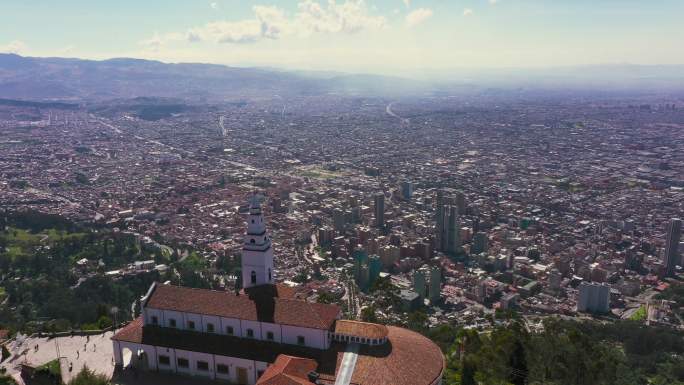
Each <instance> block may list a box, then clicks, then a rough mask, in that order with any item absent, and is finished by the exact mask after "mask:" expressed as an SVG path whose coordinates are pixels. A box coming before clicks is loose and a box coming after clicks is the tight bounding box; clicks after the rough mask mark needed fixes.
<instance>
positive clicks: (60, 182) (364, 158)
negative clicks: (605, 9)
mask: <svg viewBox="0 0 684 385" xmlns="http://www.w3.org/2000/svg"><path fill="white" fill-rule="evenodd" d="M1 111H2V113H1V115H0V132H2V135H0V136H1V137H2V138H4V139H3V141H2V143H1V144H0V145H2V149H3V152H2V153H3V155H2V164H1V168H0V175H2V182H1V188H2V190H1V191H2V200H3V202H2V203H3V210H4V211H5V212H6V213H15V212H22V211H27V210H29V211H37V212H41V213H47V214H54V215H57V216H60V217H63V218H66V219H68V220H69V221H74V222H76V223H88V224H89V225H90V226H96V227H97V228H101V229H111V230H114V231H117V232H121V233H127V234H131V235H132V236H133V237H135V239H136V241H137V242H138V243H140V244H143V245H147V248H148V249H150V250H152V252H151V254H148V253H140V254H139V257H140V261H138V262H135V261H131V263H130V264H129V265H124V266H122V265H112V266H109V265H104V266H102V265H98V264H97V263H94V264H93V263H92V262H93V261H92V260H89V259H85V260H84V261H80V260H79V261H74V262H73V263H74V264H73V266H72V267H73V268H74V269H75V270H77V271H78V276H79V279H81V280H87V279H89V278H90V277H93V276H94V275H98V274H104V275H105V276H108V277H112V278H113V279H115V280H117V279H122V278H123V277H125V276H127V275H138V274H140V273H141V272H145V271H166V270H167V269H169V268H171V269H173V268H174V264H175V263H178V261H182V260H183V259H184V258H185V257H187V256H188V253H189V252H193V253H195V254H197V256H198V257H199V258H200V259H201V260H202V261H203V266H205V267H203V268H202V270H201V271H200V272H199V274H200V275H201V277H202V279H203V280H206V281H207V282H209V283H210V286H211V287H212V288H215V289H217V290H226V291H232V290H233V288H235V287H236V285H240V282H239V279H240V278H239V277H240V269H239V262H238V260H239V258H240V254H241V252H242V243H243V239H242V238H243V234H244V220H245V219H244V215H245V214H244V213H245V212H246V211H245V210H246V209H247V208H248V202H249V201H250V199H251V197H252V196H254V195H256V196H258V197H259V198H260V199H262V200H263V208H264V211H265V213H266V218H267V219H266V220H267V222H268V226H269V228H270V229H271V231H272V239H273V244H274V249H275V250H276V253H275V260H274V274H275V276H276V277H278V280H280V281H282V282H283V283H285V284H287V285H290V286H297V285H299V287H300V290H301V291H302V293H303V295H304V296H305V297H306V298H308V300H309V301H311V302H317V301H325V302H330V303H336V304H339V305H340V306H341V308H342V309H343V311H344V314H345V315H346V317H348V318H350V319H358V320H364V321H373V322H382V323H389V324H404V325H408V324H409V323H411V322H416V321H415V320H414V319H412V318H411V317H412V316H415V315H416V314H421V315H422V316H424V317H426V319H425V320H424V322H425V323H426V327H436V326H438V325H440V324H443V323H451V324H454V325H460V326H463V327H466V328H475V329H480V330H484V329H486V328H488V327H489V326H490V325H491V324H492V321H496V322H503V321H505V320H502V321H497V318H498V316H500V314H503V313H502V311H507V310H512V309H514V310H515V311H517V312H519V313H520V314H521V315H522V317H523V319H524V322H525V325H526V326H527V327H529V328H531V329H534V328H536V327H541V321H542V320H543V319H544V318H545V317H548V316H551V315H560V316H562V317H564V318H577V319H581V318H589V317H594V318H598V319H603V320H605V321H611V320H618V319H637V320H639V321H640V322H644V323H646V324H659V325H666V326H668V327H671V328H675V329H679V328H680V327H681V325H682V319H681V315H680V313H679V311H678V310H679V309H678V308H677V307H675V304H674V303H673V302H671V301H667V300H662V299H657V298H659V297H657V295H658V294H659V293H662V292H663V291H665V290H667V288H668V287H669V286H671V285H673V284H674V285H676V284H678V276H679V275H680V273H681V267H680V266H681V265H682V263H681V252H680V251H679V250H682V249H684V246H682V245H681V244H680V243H681V242H682V241H684V239H682V237H681V220H680V219H677V218H678V217H681V214H682V213H683V212H684V131H683V130H682V128H683V127H684V106H682V105H681V102H680V104H679V105H678V104H677V103H676V102H675V103H673V101H671V100H653V101H650V102H649V103H646V102H644V101H638V100H620V99H606V100H600V99H599V100H588V101H577V102H572V103H571V102H560V101H557V102H553V101H544V102H542V101H534V100H529V101H525V102H524V103H522V102H517V101H514V100H505V99H504V98H492V100H485V99H483V100H478V101H476V102H473V101H472V100H466V99H465V98H458V97H454V98H451V97H443V98H430V99H429V100H422V99H402V100H388V99H382V98H361V97H358V98H354V97H335V96H328V97H326V98H316V99H315V100H312V99H310V98H292V99H290V100H280V99H278V100H268V101H262V102H249V103H239V104H215V105H209V106H203V105H193V106H188V107H187V108H186V110H185V112H182V113H173V114H168V116H165V117H163V118H161V119H155V120H146V119H142V118H140V117H139V116H140V114H138V113H136V112H135V111H136V110H135V109H134V108H133V109H131V108H130V107H127V106H122V107H121V108H116V107H114V108H111V110H107V111H105V112H93V109H90V110H89V109H85V108H81V107H69V108H63V107H61V106H57V107H54V106H53V107H51V106H47V107H43V106H40V105H29V106H25V105H4V106H2V109H1ZM150 255H152V256H151V257H150ZM143 258H144V259H143ZM95 262H97V261H95ZM225 265H229V266H232V268H225V267H224V266H225ZM8 278H9V277H8ZM6 279H7V278H6ZM379 284H381V285H379ZM379 293H380V295H379ZM141 294H144V293H141Z"/></svg>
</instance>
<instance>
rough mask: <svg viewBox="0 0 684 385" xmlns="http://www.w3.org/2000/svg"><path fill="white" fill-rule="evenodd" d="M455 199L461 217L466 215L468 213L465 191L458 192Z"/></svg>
mask: <svg viewBox="0 0 684 385" xmlns="http://www.w3.org/2000/svg"><path fill="white" fill-rule="evenodd" d="M454 198H455V200H456V202H455V204H456V207H458V213H459V214H461V215H463V214H465V213H466V200H465V194H463V191H456V194H455V195H454Z"/></svg>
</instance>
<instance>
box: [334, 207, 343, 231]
mask: <svg viewBox="0 0 684 385" xmlns="http://www.w3.org/2000/svg"><path fill="white" fill-rule="evenodd" d="M345 225H346V218H345V217H344V211H342V210H340V209H335V210H333V226H334V227H335V231H338V232H343V231H344V227H345Z"/></svg>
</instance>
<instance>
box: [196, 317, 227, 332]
mask: <svg viewBox="0 0 684 385" xmlns="http://www.w3.org/2000/svg"><path fill="white" fill-rule="evenodd" d="M209 324H212V325H214V331H213V333H217V334H221V333H225V332H226V331H225V330H221V319H220V318H219V317H216V316H212V315H203V316H202V331H203V332H205V333H210V332H209V330H208V329H207V325H209Z"/></svg>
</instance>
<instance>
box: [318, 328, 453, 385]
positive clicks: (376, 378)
mask: <svg viewBox="0 0 684 385" xmlns="http://www.w3.org/2000/svg"><path fill="white" fill-rule="evenodd" d="M387 331H388V336H387V337H388V342H387V343H386V344H383V345H378V346H368V345H361V346H360V349H359V355H358V358H357V360H356V367H355V368H354V374H353V375H352V379H351V383H352V384H358V385H432V384H435V383H437V382H438V380H439V379H440V378H441V377H442V374H443V372H444V365H445V361H444V355H443V354H442V351H441V350H440V349H439V347H438V346H437V345H435V343H434V342H432V341H430V340H429V339H428V338H426V337H424V336H422V335H420V334H418V333H416V332H413V331H411V330H408V329H404V328H399V327H395V326H387ZM344 347H345V344H343V343H334V344H333V346H332V349H331V351H334V352H335V353H334V355H333V356H329V355H327V354H326V355H325V356H324V357H323V359H322V360H321V361H319V366H318V369H317V371H318V372H319V373H320V374H321V380H322V381H323V382H324V383H333V382H334V378H335V374H336V373H337V371H338V370H339V366H340V363H341V362H342V356H343V355H344ZM326 353H327V352H326ZM333 365H334V367H333Z"/></svg>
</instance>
